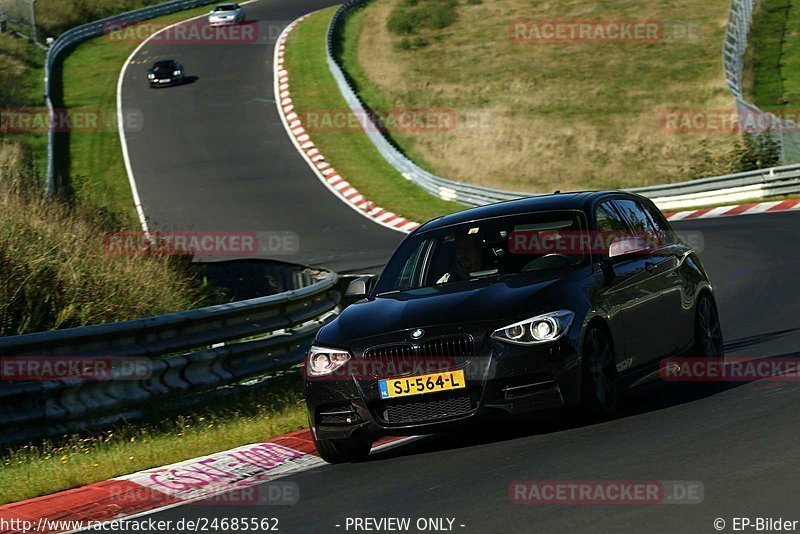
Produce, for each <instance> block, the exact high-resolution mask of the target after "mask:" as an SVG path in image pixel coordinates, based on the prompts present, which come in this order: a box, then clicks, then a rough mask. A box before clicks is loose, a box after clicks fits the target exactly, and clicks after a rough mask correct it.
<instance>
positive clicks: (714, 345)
mask: <svg viewBox="0 0 800 534" xmlns="http://www.w3.org/2000/svg"><path fill="white" fill-rule="evenodd" d="M696 310H697V312H696V314H695V321H694V323H695V324H694V350H693V351H692V354H691V356H692V357H693V358H708V359H710V360H715V361H723V360H724V359H725V352H724V346H723V341H722V328H721V327H720V325H719V314H718V313H717V304H716V303H715V302H714V299H713V298H711V297H710V296H709V295H708V294H703V295H702V296H701V297H700V300H698V301H697V308H696Z"/></svg>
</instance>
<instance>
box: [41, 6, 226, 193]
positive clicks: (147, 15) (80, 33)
mask: <svg viewBox="0 0 800 534" xmlns="http://www.w3.org/2000/svg"><path fill="white" fill-rule="evenodd" d="M213 1H214V0H172V1H170V2H165V3H163V4H158V5H155V6H150V7H145V8H143V9H136V10H134V11H129V12H127V13H123V14H121V15H115V16H113V17H108V18H105V19H102V20H97V21H95V22H90V23H88V24H83V25H81V26H76V27H75V28H72V29H70V30H67V31H66V32H64V33H62V34H61V35H60V36H59V37H58V39H56V40H55V42H53V44H52V46H51V47H50V50H49V51H48V52H47V60H46V62H45V68H44V97H45V101H46V102H47V109H48V110H49V113H50V124H51V127H50V132H49V134H48V139H47V177H46V180H47V181H46V184H45V194H46V195H48V196H50V195H52V194H53V193H55V189H56V181H55V178H56V177H55V174H56V169H55V141H56V132H55V128H54V127H53V125H54V124H55V106H54V104H53V92H52V85H51V84H52V78H53V76H52V75H53V68H54V66H55V65H56V62H57V61H58V60H59V58H60V56H61V54H62V53H64V52H65V51H67V50H69V49H70V48H72V47H74V46H75V45H77V44H79V43H82V42H83V41H86V40H88V39H92V38H93V37H99V36H100V35H103V33H104V32H106V31H107V30H108V27H109V26H111V25H113V24H115V23H118V24H126V23H127V24H129V23H132V22H138V21H142V20H147V19H152V18H155V17H159V16H161V15H169V14H171V13H177V12H178V11H183V10H184V9H190V8H193V7H199V6H202V5H206V4H210V3H212V2H213Z"/></svg>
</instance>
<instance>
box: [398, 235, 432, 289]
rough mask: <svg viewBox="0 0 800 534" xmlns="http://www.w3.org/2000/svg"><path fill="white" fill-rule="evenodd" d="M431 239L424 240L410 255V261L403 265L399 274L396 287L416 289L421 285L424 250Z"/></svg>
mask: <svg viewBox="0 0 800 534" xmlns="http://www.w3.org/2000/svg"><path fill="white" fill-rule="evenodd" d="M429 244H430V241H427V240H426V241H423V242H421V243H420V244H419V246H418V247H417V249H416V250H415V251H414V252H413V254H411V256H409V258H408V261H406V263H405V265H403V269H402V270H401V271H400V274H399V275H398V276H397V283H396V287H397V288H398V289H400V290H407V289H414V288H416V287H419V277H420V269H421V268H422V262H423V259H424V257H423V256H424V254H423V253H424V252H425V251H427V250H428V246H429Z"/></svg>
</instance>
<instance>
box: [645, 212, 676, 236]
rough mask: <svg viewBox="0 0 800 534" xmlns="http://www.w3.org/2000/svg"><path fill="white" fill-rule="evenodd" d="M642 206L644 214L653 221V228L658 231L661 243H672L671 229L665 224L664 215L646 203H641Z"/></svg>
mask: <svg viewBox="0 0 800 534" xmlns="http://www.w3.org/2000/svg"><path fill="white" fill-rule="evenodd" d="M642 208H644V212H645V214H647V216H648V217H650V220H651V221H652V223H653V228H655V229H656V231H657V232H658V233H659V236H660V239H661V245H662V246H666V245H671V244H672V243H674V242H675V241H674V239H673V238H672V231H671V230H670V228H669V225H668V224H667V219H666V218H664V215H663V214H662V213H661V212H660V211H658V209H657V208H654V207H653V206H650V205H648V204H642Z"/></svg>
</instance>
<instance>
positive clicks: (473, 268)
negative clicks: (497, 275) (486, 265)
mask: <svg viewBox="0 0 800 534" xmlns="http://www.w3.org/2000/svg"><path fill="white" fill-rule="evenodd" d="M482 254H483V242H482V240H481V238H480V237H478V236H477V235H474V234H471V235H467V236H457V237H456V238H455V251H454V254H453V263H452V266H451V268H450V270H449V271H448V272H446V273H444V274H443V275H442V276H441V277H440V278H439V279H438V280H437V281H436V283H437V284H447V283H449V282H457V281H461V280H469V279H470V278H475V277H478V276H485V275H487V274H491V273H492V272H496V271H497V269H491V270H489V271H482V270H481V269H482V261H481V256H482Z"/></svg>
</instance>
